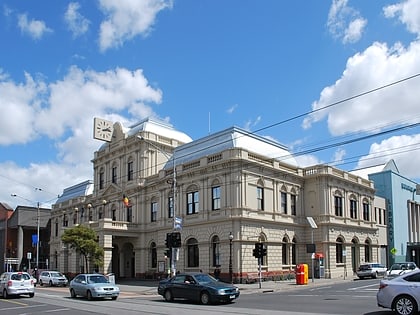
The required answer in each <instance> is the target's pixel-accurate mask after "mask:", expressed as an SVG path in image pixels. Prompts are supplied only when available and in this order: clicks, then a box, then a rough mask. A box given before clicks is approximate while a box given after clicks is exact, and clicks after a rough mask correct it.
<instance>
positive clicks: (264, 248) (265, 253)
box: [261, 246, 267, 257]
mask: <svg viewBox="0 0 420 315" xmlns="http://www.w3.org/2000/svg"><path fill="white" fill-rule="evenodd" d="M264 256H267V248H266V247H264V246H262V250H261V257H264Z"/></svg>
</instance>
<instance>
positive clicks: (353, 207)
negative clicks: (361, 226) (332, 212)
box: [350, 199, 357, 219]
mask: <svg viewBox="0 0 420 315" xmlns="http://www.w3.org/2000/svg"><path fill="white" fill-rule="evenodd" d="M350 218H352V219H357V201H356V200H354V199H351V200H350Z"/></svg>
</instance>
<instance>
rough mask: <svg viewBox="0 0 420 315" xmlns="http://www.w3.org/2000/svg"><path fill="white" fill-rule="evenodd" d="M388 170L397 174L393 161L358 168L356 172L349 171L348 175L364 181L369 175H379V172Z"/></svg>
mask: <svg viewBox="0 0 420 315" xmlns="http://www.w3.org/2000/svg"><path fill="white" fill-rule="evenodd" d="M389 170H391V171H394V172H395V173H399V170H398V167H397V165H396V163H395V161H394V160H393V159H391V160H389V161H388V162H386V163H383V164H378V165H373V166H369V167H364V168H359V169H357V170H353V171H351V172H350V173H351V174H353V175H356V176H360V177H362V178H364V179H369V175H371V174H375V173H380V172H383V171H389Z"/></svg>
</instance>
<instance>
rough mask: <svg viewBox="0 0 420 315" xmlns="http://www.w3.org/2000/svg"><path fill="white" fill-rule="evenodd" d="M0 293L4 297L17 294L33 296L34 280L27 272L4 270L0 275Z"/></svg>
mask: <svg viewBox="0 0 420 315" xmlns="http://www.w3.org/2000/svg"><path fill="white" fill-rule="evenodd" d="M0 294H1V295H2V297H3V298H4V299H7V298H9V297H10V296H19V295H29V297H34V295H35V285H34V280H33V279H32V277H31V275H30V274H29V273H27V272H20V271H19V272H4V273H3V274H2V275H1V276H0Z"/></svg>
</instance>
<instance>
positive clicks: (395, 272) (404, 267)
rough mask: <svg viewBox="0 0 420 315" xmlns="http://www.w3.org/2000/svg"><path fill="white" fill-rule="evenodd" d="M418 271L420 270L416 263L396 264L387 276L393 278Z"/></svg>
mask: <svg viewBox="0 0 420 315" xmlns="http://www.w3.org/2000/svg"><path fill="white" fill-rule="evenodd" d="M418 269H419V268H418V267H417V265H416V264H415V263H414V262H401V263H395V264H393V265H392V266H391V268H389V270H388V271H387V276H388V277H390V278H392V277H396V276H399V275H402V274H405V273H407V272H410V271H413V270H418Z"/></svg>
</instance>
